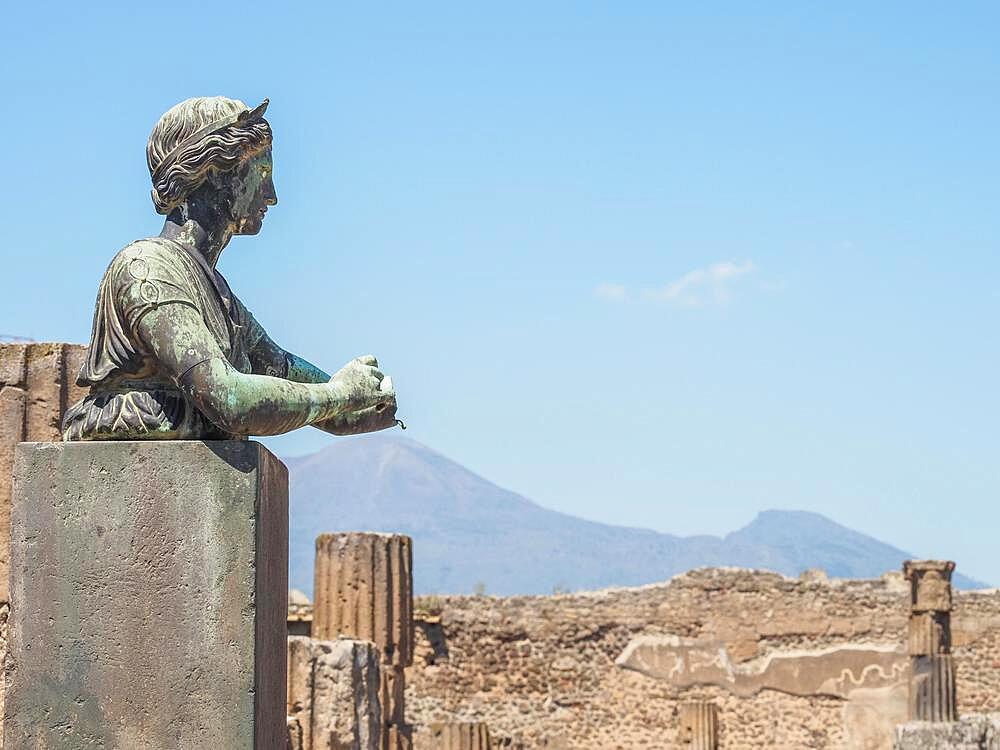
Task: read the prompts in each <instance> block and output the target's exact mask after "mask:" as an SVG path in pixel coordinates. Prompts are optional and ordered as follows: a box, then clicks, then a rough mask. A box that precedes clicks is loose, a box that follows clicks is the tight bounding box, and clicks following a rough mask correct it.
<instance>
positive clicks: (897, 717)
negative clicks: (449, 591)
mask: <svg viewBox="0 0 1000 750" xmlns="http://www.w3.org/2000/svg"><path fill="white" fill-rule="evenodd" d="M910 592H911V584H910V582H908V581H906V580H905V579H904V578H903V575H902V574H901V573H900V572H898V571H893V572H890V573H887V574H886V575H885V576H883V577H882V578H879V579H872V580H839V579H830V580H827V579H825V578H817V577H803V578H802V579H801V580H799V579H793V578H787V577H784V576H780V575H777V574H774V573H768V572H764V571H751V570H740V569H701V570H695V571H691V572H689V573H685V574H683V575H679V576H676V577H674V578H673V579H671V580H670V581H668V582H665V583H662V584H654V585H650V586H643V587H638V588H622V589H609V590H606V591H596V592H580V593H575V594H561V595H557V596H530V597H529V596H515V597H491V596H427V597H418V598H417V600H416V602H415V605H416V611H417V615H416V619H417V639H416V643H415V652H414V664H413V667H410V668H408V669H407V674H406V679H407V692H406V711H407V720H408V721H410V722H411V723H412V724H413V725H415V726H416V727H417V736H418V737H419V736H420V733H421V732H422V731H423V730H424V729H425V728H426V727H429V726H431V725H433V724H436V723H443V722H453V721H458V722H461V721H482V722H486V723H487V724H488V725H489V728H490V734H491V735H492V737H493V740H494V744H496V740H497V738H501V737H509V738H512V742H523V744H524V747H526V748H530V749H531V750H553V749H554V748H563V749H564V750H637V749H638V748H650V747H669V748H676V747H681V744H680V738H679V733H678V730H679V722H678V709H679V706H680V705H681V704H683V703H687V702H691V701H710V702H711V703H714V704H715V705H716V706H718V708H719V716H720V722H719V728H718V747H719V749H720V750H765V749H766V750H859V748H864V749H865V750H891V748H892V742H893V733H894V730H895V727H896V726H897V725H899V724H902V723H904V722H906V720H907V692H908V684H909V662H910V656H909V654H908V653H907V644H908V642H909V614H910V599H911V596H910ZM950 621H951V656H952V659H953V660H954V663H955V679H956V699H957V704H958V710H959V711H960V712H961V713H962V714H963V715H967V714H970V713H973V712H975V713H989V712H996V711H1000V590H984V591H975V592H969V591H956V592H954V593H953V609H952V611H951V613H950ZM640 639H644V640H640ZM654 639H655V640H654ZM642 643H655V644H658V645H657V653H658V655H659V656H658V658H659V659H660V661H659V662H658V663H659V664H661V665H663V666H664V667H666V666H667V665H668V664H671V663H672V664H673V665H674V671H673V672H672V673H665V674H667V675H668V676H667V678H666V679H663V678H659V677H655V678H654V677H651V676H650V675H649V674H646V673H644V672H641V671H637V670H634V669H626V668H623V667H620V666H617V665H616V663H615V662H616V660H618V659H619V658H620V657H623V656H624V654H625V653H626V651H627V650H628V649H629V647H630V645H633V644H634V648H633V649H632V652H633V653H634V654H638V653H639V650H640V648H639V647H640V644H642ZM671 644H674V645H671ZM712 645H714V646H713V647H714V651H711V650H708V649H707V647H708V646H712ZM671 654H672V658H673V661H672V662H670V661H669V658H671ZM704 655H710V656H711V657H712V659H714V660H716V661H719V662H720V663H721V664H722V666H721V667H718V668H717V667H712V668H711V669H710V668H709V667H710V665H705V664H704V663H703V662H702V657H703V656H704ZM670 674H672V675H673V676H669V675H670Z"/></svg>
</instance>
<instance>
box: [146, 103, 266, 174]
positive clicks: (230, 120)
mask: <svg viewBox="0 0 1000 750" xmlns="http://www.w3.org/2000/svg"><path fill="white" fill-rule="evenodd" d="M268 101H269V100H267V99H265V100H264V101H262V102H261V103H260V104H258V105H257V106H256V107H254V108H253V109H244V110H242V111H241V112H237V113H235V114H232V115H226V116H225V117H220V118H219V119H218V120H215V121H214V122H210V123H209V124H208V125H206V126H205V127H203V128H199V129H198V130H196V131H195V132H193V133H192V134H191V135H189V136H188V137H187V138H185V139H184V140H183V141H181V142H180V143H178V144H177V145H176V146H174V147H173V148H172V149H170V153H169V154H167V155H166V156H165V157H163V161H161V162H160V163H159V164H158V165H157V166H156V169H154V170H153V175H152V178H153V182H154V183H155V182H156V181H157V180H159V179H160V177H161V176H162V175H163V173H164V172H166V171H167V170H168V169H169V168H170V167H171V166H173V164H174V162H175V161H177V156H178V154H180V153H181V152H182V151H183V150H184V149H186V148H187V147H188V146H190V145H192V144H194V143H197V142H198V141H200V140H201V139H202V138H204V137H205V136H209V135H212V133H217V132H219V131H220V130H224V129H225V128H228V127H230V126H231V125H240V126H243V125H250V124H251V123H254V122H257V121H258V120H260V119H262V118H263V117H264V113H265V112H266V111H267V105H268Z"/></svg>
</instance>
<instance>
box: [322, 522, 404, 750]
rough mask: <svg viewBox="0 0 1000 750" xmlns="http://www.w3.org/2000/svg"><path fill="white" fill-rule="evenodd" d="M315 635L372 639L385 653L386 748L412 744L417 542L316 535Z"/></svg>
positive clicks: (375, 536) (378, 536)
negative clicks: (408, 696) (409, 701)
mask: <svg viewBox="0 0 1000 750" xmlns="http://www.w3.org/2000/svg"><path fill="white" fill-rule="evenodd" d="M313 599H314V604H313V622H312V635H313V637H314V638H321V639H334V638H339V637H347V638H358V639H361V640H366V641H372V642H373V643H374V644H375V645H376V646H377V647H378V649H379V652H380V653H381V655H382V670H381V671H382V678H381V679H382V689H381V695H382V717H383V725H384V730H383V748H385V750H408V748H409V747H410V746H411V743H412V741H411V734H410V729H409V727H408V726H407V724H406V717H405V710H404V706H403V696H404V693H405V689H406V685H405V673H404V670H405V668H406V667H408V666H410V665H411V664H412V663H413V628H414V624H413V544H412V541H411V540H410V538H409V537H408V536H403V535H401V534H374V533H358V532H351V533H339V534H321V535H320V536H319V537H318V538H317V539H316V567H315V586H314V595H313Z"/></svg>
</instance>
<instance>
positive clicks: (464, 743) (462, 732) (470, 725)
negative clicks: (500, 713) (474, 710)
mask: <svg viewBox="0 0 1000 750" xmlns="http://www.w3.org/2000/svg"><path fill="white" fill-rule="evenodd" d="M415 746H416V748H417V750H492V740H491V739H490V730H489V727H488V726H487V725H486V724H484V723H483V722H476V721H446V722H440V723H437V724H431V725H430V726H428V727H424V728H422V729H421V730H420V731H419V732H417V733H416V740H415Z"/></svg>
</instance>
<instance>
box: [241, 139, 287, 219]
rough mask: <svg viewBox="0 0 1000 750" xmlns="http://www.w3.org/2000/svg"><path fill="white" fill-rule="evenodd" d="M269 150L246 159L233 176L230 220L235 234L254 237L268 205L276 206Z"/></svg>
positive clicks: (276, 200) (276, 198) (276, 199)
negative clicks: (231, 219)
mask: <svg viewBox="0 0 1000 750" xmlns="http://www.w3.org/2000/svg"><path fill="white" fill-rule="evenodd" d="M272 169H273V166H272V162H271V149H270V148H266V149H264V150H263V151H261V152H259V153H258V154H256V155H254V156H252V157H251V158H249V159H247V160H246V161H245V162H243V164H241V165H240V166H239V167H238V168H237V169H236V171H235V173H234V174H233V181H232V188H231V189H232V191H233V200H232V218H233V223H234V224H235V226H236V229H235V234H257V233H258V232H259V231H260V227H261V224H262V223H263V221H264V214H265V213H267V207H268V206H274V205H276V204H277V203H278V195H277V193H275V191H274V180H273V179H272V178H271V172H272Z"/></svg>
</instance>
